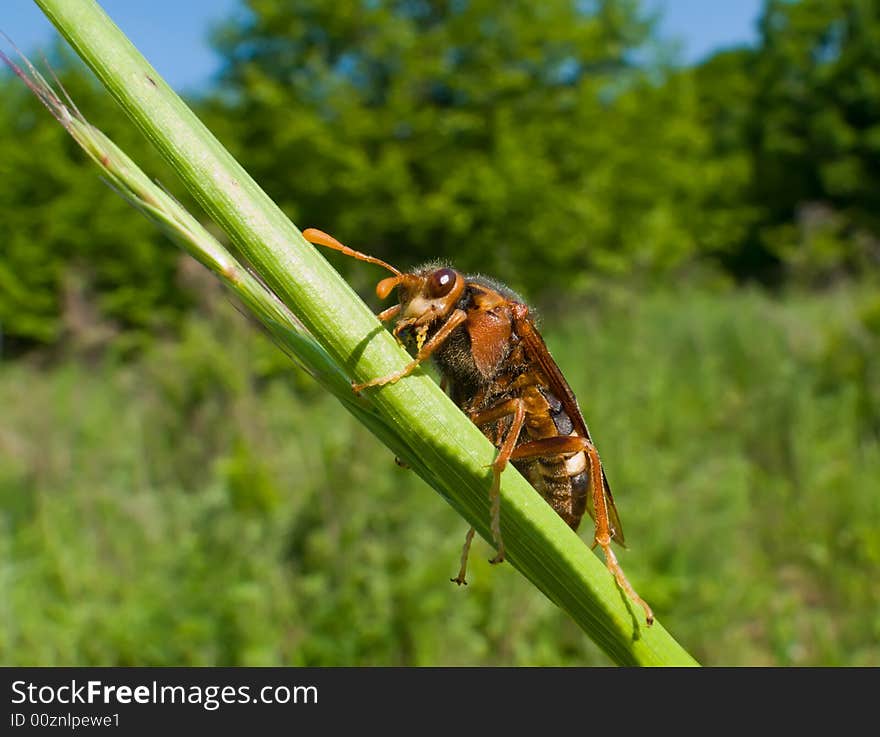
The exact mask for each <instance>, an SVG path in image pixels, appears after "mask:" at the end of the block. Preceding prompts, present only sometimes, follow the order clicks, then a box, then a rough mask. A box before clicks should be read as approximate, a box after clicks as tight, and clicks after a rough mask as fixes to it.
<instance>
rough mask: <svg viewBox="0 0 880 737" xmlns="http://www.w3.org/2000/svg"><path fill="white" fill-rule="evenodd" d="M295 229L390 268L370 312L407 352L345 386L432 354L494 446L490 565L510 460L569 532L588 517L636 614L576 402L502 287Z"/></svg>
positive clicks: (524, 312) (612, 514)
mask: <svg viewBox="0 0 880 737" xmlns="http://www.w3.org/2000/svg"><path fill="white" fill-rule="evenodd" d="M303 236H304V237H305V238H306V239H307V240H309V241H311V242H312V243H316V244H318V245H322V246H326V247H329V248H332V249H334V250H337V251H341V252H342V253H345V254H347V255H349V256H352V257H354V258H357V259H359V260H362V261H367V262H369V263H374V264H377V265H380V266H382V267H384V268H386V269H388V270H389V271H391V272H392V274H393V275H394V276H391V277H387V278H385V279H383V280H382V281H380V282H379V283H378V284H377V286H376V293H377V295H378V296H379V297H380V298H382V299H384V298H386V297H388V296H389V295H390V294H391V292H392V291H393V290H395V289H396V290H397V298H398V304H396V305H394V306H392V307H390V308H388V309H387V310H384V311H383V312H381V313H380V314H379V316H378V317H379V319H380V320H382V321H390V320H395V323H394V328H393V330H392V332H393V334H394V335H395V337H397V338H398V340H400V341H401V342H403V343H404V344H408V345H409V346H410V347H411V348H413V349H414V351H415V354H416V355H415V357H414V358H413V360H411V361H410V362H409V363H408V364H407V365H406V367H405V368H403V369H401V370H399V371H396V372H394V373H392V374H389V375H387V376H382V377H377V378H374V379H371V380H370V381H367V382H364V383H362V384H354V385H353V388H354V390H355V391H357V392H360V391H363V390H364V389H366V388H368V387H373V386H383V385H385V384H390V383H393V382H395V381H398V380H399V379H402V378H403V377H405V376H408V375H409V374H410V373H412V372H413V371H414V370H415V369H416V368H417V367H418V366H419V365H420V364H421V363H422V362H423V361H425V360H427V359H429V358H430V359H432V360H433V361H434V363H435V365H436V366H437V368H438V370H439V371H440V374H441V375H442V376H443V383H444V385H445V387H446V389H447V391H448V392H449V395H450V397H451V398H452V400H453V401H454V402H455V403H456V405H458V407H459V408H461V410H462V411H463V412H464V413H465V414H466V415H467V416H468V417H469V418H470V420H471V421H472V422H473V423H474V424H475V425H476V426H477V427H478V428H479V429H480V430H481V432H483V434H484V435H485V436H486V437H487V438H489V440H490V441H491V442H492V443H493V444H494V445H495V447H496V448H497V449H498V454H497V456H496V458H495V461H494V462H493V464H492V470H493V480H492V486H491V488H490V490H489V499H490V529H491V532H492V537H493V539H494V541H495V544H496V546H497V555H496V556H495V558H493V560H492V562H493V563H500V562H501V561H502V560H504V542H503V539H502V536H501V522H500V500H501V497H500V483H501V473H502V471H503V470H504V468H505V467H506V465H507V463H512V464H513V465H514V467H515V468H517V470H519V471H520V472H521V473H522V474H523V475H524V476H525V478H527V479H528V480H529V482H530V483H531V485H532V486H533V487H534V488H535V489H536V490H537V491H538V493H539V494H541V496H542V497H543V498H544V499H545V500H546V501H547V502H548V503H549V504H550V505H551V506H552V507H553V509H554V510H555V511H556V513H557V514H558V515H559V516H560V517H561V518H562V519H563V520H565V522H566V523H567V524H568V525H569V526H570V527H571V528H572V529H575V530H576V529H577V527H578V525H579V523H580V521H581V519H582V517H583V515H584V513H585V512H588V513H589V515H590V516H591V517H592V518H593V521H594V522H595V532H594V543H593V544H594V546H595V545H599V546H600V547H601V548H602V551H603V553H604V555H605V563H606V566H607V567H608V570H609V571H610V572H611V573H612V575H613V576H614V577H615V580H616V581H617V583H618V585H619V586H620V587H621V588H622V589H623V591H625V592H626V594H627V595H628V596H629V597H630V598H631V599H632V600H633V601H634V602H636V603H637V604H639V605H640V606H641V607H642V608H643V609H644V611H645V618H646V621H647V623H648V624H649V625H650V624H651V623H652V622H653V613H652V612H651V608H650V607H649V606H648V604H647V603H646V602H645V601H644V600H643V599H642V598H641V597H640V596H639V595H638V594H637V593H636V592H635V590H634V589H633V587H632V585H631V584H630V583H629V581H628V580H627V578H626V576H625V575H624V573H623V569H622V568H621V567H620V564H619V563H618V562H617V557H616V556H615V554H614V551H613V550H612V549H611V541H612V539H613V540H615V541H616V542H617V543H619V544H623V542H624V538H623V530H622V528H621V525H620V518H619V517H618V514H617V509H616V507H615V505H614V499H613V497H612V495H611V489H610V486H609V484H608V479H607V478H606V475H605V471H604V469H603V467H602V463H601V461H600V459H599V454H598V451H597V450H596V447H595V445H594V444H593V442H592V438H591V437H590V433H589V430H588V429H587V425H586V422H585V421H584V419H583V415H582V414H581V411H580V408H579V406H578V403H577V400H576V398H575V396H574V393H573V392H572V390H571V387H570V386H569V385H568V382H567V381H566V380H565V378H564V376H563V375H562V372H561V371H560V369H559V367H558V366H557V364H556V362H555V361H554V360H553V358H552V356H551V355H550V352H549V351H548V350H547V346H546V344H545V343H544V340H543V338H542V337H541V335H540V333H539V332H538V329H537V327H536V325H535V320H534V317H533V316H532V314H531V310H530V308H529V307H528V305H526V304H525V302H524V301H523V300H522V299H521V298H520V297H519V295H517V294H516V293H515V292H513V291H512V290H510V289H509V288H508V287H506V286H504V285H503V284H500V283H498V282H496V281H494V280H492V279H489V278H487V277H484V276H474V275H466V274H462V273H460V272H458V271H456V270H454V269H452V268H451V267H449V266H445V265H442V264H439V263H431V264H427V265H425V266H422V267H420V268H418V269H415V270H413V271H412V272H408V273H404V272H400V271H398V270H397V269H395V268H394V267H393V266H390V265H389V264H387V263H385V262H384V261H381V260H380V259H377V258H374V257H372V256H368V255H366V254H363V253H360V252H358V251H354V250H352V249H350V248H348V247H347V246H343V245H342V244H341V243H339V242H338V241H337V240H336V239H335V238H333V237H332V236H329V235H327V234H326V233H323V232H321V231H318V230H314V229H311V228H310V229H308V230H306V231H304V232H303ZM473 535H474V530H473V528H472V529H470V530H469V531H468V534H467V536H466V538H465V545H464V548H463V550H462V559H461V567H460V569H459V573H458V575H457V576H456V577H455V578H453V579H452V580H453V581H454V582H455V583H458V584H459V585H461V584H464V583H465V574H466V570H467V558H468V552H469V549H470V544H471V540H472V539H473Z"/></svg>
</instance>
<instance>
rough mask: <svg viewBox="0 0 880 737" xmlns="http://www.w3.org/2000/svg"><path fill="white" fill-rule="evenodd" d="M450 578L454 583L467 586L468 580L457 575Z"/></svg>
mask: <svg viewBox="0 0 880 737" xmlns="http://www.w3.org/2000/svg"><path fill="white" fill-rule="evenodd" d="M449 580H450V581H452V583H455V584H458V585H459V586H467V581H465V580H464V579H463V578H460V577H458V576H456V577H455V578H450V579H449Z"/></svg>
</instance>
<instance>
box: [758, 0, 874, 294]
mask: <svg viewBox="0 0 880 737" xmlns="http://www.w3.org/2000/svg"><path fill="white" fill-rule="evenodd" d="M760 26H761V45H760V48H759V50H758V54H757V58H756V65H755V92H754V105H753V111H752V117H751V122H750V139H751V146H752V150H753V155H754V166H755V170H754V177H755V179H754V191H755V198H756V200H757V201H759V202H761V203H762V204H763V206H764V207H765V208H766V211H767V220H768V223H767V227H766V228H765V229H764V231H763V233H762V239H763V241H764V243H765V245H766V247H767V248H768V249H769V250H770V251H771V252H774V253H776V254H779V255H780V256H781V257H782V258H783V259H784V260H785V261H786V262H788V264H789V265H790V266H792V267H793V268H794V269H796V270H800V271H801V272H802V273H805V275H806V276H807V277H809V278H815V277H822V276H826V277H827V276H828V275H829V274H831V275H833V274H834V273H839V272H840V271H847V272H853V271H860V272H864V271H865V270H866V269H867V268H869V267H876V265H877V263H878V260H880V255H878V254H880V248H878V237H880V5H878V3H877V2H876V1H875V0H802V1H801V2H796V3H795V2H785V1H784V0H768V3H767V6H766V8H765V11H764V14H763V17H762V19H761V23H760Z"/></svg>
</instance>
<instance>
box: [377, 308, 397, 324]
mask: <svg viewBox="0 0 880 737" xmlns="http://www.w3.org/2000/svg"><path fill="white" fill-rule="evenodd" d="M398 312H400V305H391V307H389V308H388V309H387V310H382V312H380V313H379V314H378V315H376V319H377V320H378V321H379V322H388V321H389V320H390V319H391V318H392V317H396V316H397V313H398Z"/></svg>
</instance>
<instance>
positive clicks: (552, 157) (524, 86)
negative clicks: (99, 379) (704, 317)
mask: <svg viewBox="0 0 880 737" xmlns="http://www.w3.org/2000/svg"><path fill="white" fill-rule="evenodd" d="M245 6H246V8H247V11H246V12H243V13H242V14H239V15H238V16H237V18H236V20H235V21H230V22H229V23H228V24H227V25H226V26H224V27H222V28H221V29H219V30H218V31H217V32H216V45H217V47H218V49H219V50H220V51H221V53H222V54H223V56H224V58H225V60H226V63H225V67H224V71H223V75H222V78H221V80H220V82H219V84H218V85H217V86H216V87H215V88H214V89H211V90H208V91H206V93H205V94H204V96H203V97H202V98H201V99H199V100H195V101H194V104H195V105H196V107H197V109H198V110H199V112H200V114H201V115H202V116H203V118H204V119H205V120H206V121H207V122H208V123H209V125H210V127H211V128H212V129H214V130H215V131H216V132H217V133H218V135H219V136H220V138H221V140H223V142H224V143H225V144H226V145H227V146H229V147H230V148H231V149H232V150H233V152H234V153H235V154H236V156H237V157H238V158H239V159H240V160H241V161H242V163H243V164H244V165H245V166H246V168H247V169H248V170H249V171H250V172H251V173H252V174H253V175H254V176H255V178H256V179H257V180H258V181H259V182H260V183H261V184H262V185H263V186H264V187H265V188H266V190H267V191H268V192H269V193H270V194H271V195H272V196H273V197H274V198H275V199H276V201H277V202H279V204H281V206H282V207H283V208H284V209H285V210H286V211H287V212H288V213H289V214H290V215H291V217H292V218H293V220H294V222H296V223H297V224H299V225H301V226H302V227H305V226H307V225H309V226H316V227H321V228H323V229H325V230H328V231H329V232H332V233H333V234H334V235H336V236H338V237H339V238H340V239H342V240H343V241H344V242H348V243H350V244H351V245H353V246H355V247H357V248H359V249H361V250H365V251H368V252H370V253H374V254H376V255H378V256H380V257H382V258H385V259H386V260H388V261H390V262H392V263H396V264H398V265H400V266H402V267H407V266H412V265H414V264H416V263H418V262H420V261H424V260H428V259H433V258H438V257H439V258H449V259H450V260H454V261H455V263H456V264H457V265H458V266H459V267H461V268H463V269H466V270H471V271H484V272H486V273H489V274H492V275H494V276H496V277H498V278H500V279H502V280H503V281H506V282H508V283H509V284H510V285H511V286H513V287H514V288H516V289H521V290H523V291H525V292H527V293H529V294H530V295H531V296H532V297H533V298H535V299H537V300H538V301H543V300H549V299H552V297H553V296H554V295H555V294H556V293H558V292H559V291H560V290H562V291H563V292H564V293H565V294H571V293H585V292H588V291H589V290H590V289H592V288H594V287H595V285H596V282H597V281H598V280H602V279H608V278H612V277H613V278H626V279H633V278H636V279H641V280H644V281H647V282H650V281H654V280H658V279H667V280H668V279H674V278H679V277H682V276H686V277H687V278H689V279H695V278H703V279H706V281H707V282H709V283H723V281H724V280H725V278H730V277H733V278H734V279H737V280H740V281H742V280H759V281H763V282H770V283H775V284H777V285H778V284H780V283H800V284H806V285H827V284H829V283H833V282H834V281H836V280H839V279H840V278H845V277H850V276H852V275H856V276H858V275H862V274H865V273H869V272H871V271H875V270H876V268H877V266H878V261H880V221H878V219H877V213H878V212H880V202H878V199H877V198H878V196H880V195H878V192H880V183H878V181H877V171H878V170H880V167H878V164H880V133H878V131H880V103H878V100H880V59H878V54H880V51H878V49H880V43H877V39H878V37H880V36H878V34H880V15H878V13H880V11H878V6H877V4H876V3H874V2H871V1H870V0H832V1H827V0H802V1H801V2H776V1H775V0H774V1H773V2H768V4H767V7H766V9H765V13H764V16H763V19H762V23H761V41H760V43H759V45H758V46H757V47H756V48H754V49H738V50H732V51H725V52H721V53H719V54H717V55H715V56H713V57H711V58H709V59H707V60H706V61H705V62H703V63H702V64H700V65H699V66H697V67H694V68H687V69H681V68H676V67H672V66H669V65H667V64H665V63H663V61H662V60H663V59H665V58H666V56H667V55H666V52H665V50H664V49H663V48H662V46H660V45H659V44H658V42H657V41H656V39H655V36H654V32H653V27H652V24H651V22H650V21H649V18H648V16H647V14H646V13H645V12H644V10H643V9H642V8H641V7H640V4H639V3H638V2H636V1H635V0H604V2H596V3H586V4H585V3H573V2H570V0H547V1H546V2H542V3H532V2H524V1H522V2H519V1H518V2H509V3H503V4H500V5H499V4H498V3H496V2H490V1H489V0H469V1H468V2H425V1H421V2H409V1H401V0H381V1H379V0H376V1H375V2H369V3H363V4H362V5H358V4H354V5H353V4H344V3H343V4H340V3H333V2H328V1H327V0H300V1H299V2H296V3H278V2H274V1H269V0H249V1H248V2H246V3H245ZM53 63H55V64H56V65H57V66H58V68H59V71H60V76H61V78H62V80H63V81H64V83H65V85H66V86H68V87H69V88H70V90H71V92H72V94H73V96H74V98H75V99H76V100H77V102H78V104H79V106H80V107H81V108H82V109H83V111H84V112H85V113H86V115H87V116H88V117H89V118H90V119H91V120H92V121H93V122H94V123H95V124H96V125H98V126H99V127H101V128H102V129H103V130H105V131H106V132H107V133H108V134H109V135H110V136H111V137H113V138H114V139H115V140H117V142H118V143H119V144H120V145H122V147H123V148H124V149H126V150H128V151H129V152H130V153H132V154H134V155H135V158H136V159H138V160H139V161H140V162H141V164H142V165H143V166H145V168H147V170H149V171H151V172H152V173H154V174H155V175H157V176H158V177H159V179H160V181H162V182H163V183H165V184H166V185H167V186H175V185H176V182H175V180H174V176H173V174H171V173H170V172H169V171H168V170H167V169H166V168H164V167H163V166H161V165H158V163H157V160H156V155H155V154H153V153H152V152H151V151H150V150H149V148H148V147H146V146H144V145H143V143H142V142H141V141H139V140H138V138H137V136H136V134H135V133H134V132H133V130H132V129H131V126H128V125H127V124H126V122H125V121H124V120H120V119H119V115H118V113H114V108H113V105H112V103H111V102H110V101H109V100H108V98H107V97H106V95H104V94H103V93H101V92H100V91H99V90H97V88H96V86H95V85H94V83H93V82H91V81H90V80H89V79H87V78H86V77H85V76H84V74H83V72H82V71H81V70H80V68H79V67H78V66H76V65H75V64H72V63H70V60H69V58H68V57H66V56H65V55H64V54H62V53H61V52H57V53H56V54H55V55H54V58H53ZM0 94H2V95H3V98H4V100H5V101H8V104H5V105H4V106H3V109H2V110H0V167H2V168H0V175H2V177H3V180H4V182H6V185H5V186H4V187H3V189H2V191H0V213H2V217H0V244H2V248H3V251H2V259H0V325H2V330H3V334H4V336H5V338H6V350H7V352H9V351H11V352H13V353H19V352H21V351H23V350H25V349H27V348H29V347H33V346H41V345H42V346H45V345H58V343H59V341H62V340H63V339H65V338H74V340H75V341H79V342H80V343H83V342H84V343H86V344H90V343H95V344H98V345H106V344H107V343H108V342H109V341H108V337H107V336H112V337H113V338H114V340H113V344H114V345H115V346H116V347H117V348H118V347H119V346H120V345H127V344H134V345H135V346H142V345H143V344H144V342H148V341H149V336H150V334H151V333H154V332H155V331H157V330H159V331H163V332H164V331H169V330H173V329H174V325H175V324H176V322H177V321H178V320H179V318H180V315H181V314H182V313H183V312H184V311H185V310H186V308H187V307H188V306H189V296H190V295H189V293H188V291H187V290H186V288H185V287H182V286H181V285H179V284H178V283H177V282H176V280H175V278H174V274H175V268H176V257H175V254H174V252H173V251H172V250H170V249H168V248H167V244H166V242H165V241H164V240H163V238H162V236H161V235H160V234H158V233H156V232H154V230H153V229H152V227H151V226H150V225H149V224H147V223H145V222H143V221H141V220H140V219H138V218H136V217H132V216H131V215H132V214H131V212H130V210H129V209H128V208H127V207H126V205H125V204H124V203H123V202H120V201H119V199H118V198H117V197H115V196H114V194H113V193H112V192H110V191H109V190H108V189H107V188H106V187H103V186H102V185H101V184H100V183H99V182H97V181H96V180H95V178H94V177H93V176H91V174H90V173H88V172H89V166H90V165H89V164H87V163H85V162H84V161H83V158H82V156H80V155H79V154H78V153H75V152H73V147H72V144H71V143H70V142H68V141H66V139H65V135H64V133H63V132H62V131H61V130H60V129H59V128H58V126H57V124H56V123H55V122H54V121H53V120H52V119H51V118H50V116H48V115H46V114H45V113H44V112H43V111H41V110H40V108H39V103H38V102H37V101H36V100H33V99H32V98H31V97H30V96H29V95H28V93H27V92H26V91H25V90H24V89H23V88H22V85H21V84H20V83H18V81H17V80H14V79H9V78H8V77H4V78H0ZM184 201H185V202H186V203H187V204H191V203H190V202H189V201H188V200H186V198H184ZM331 258H333V259H334V260H335V263H338V264H339V265H340V268H341V269H343V270H346V271H347V273H350V274H351V275H353V278H354V279H355V281H356V282H357V283H358V286H362V287H363V286H365V285H366V280H367V279H369V278H370V277H369V276H365V275H364V271H363V270H362V269H354V268H353V267H352V265H351V264H350V263H348V262H347V260H346V259H344V258H342V257H336V256H332V257H331ZM719 277H720V279H719ZM358 279H360V280H361V281H360V282H358ZM95 325H97V326H98V329H96V330H93V331H91V332H90V331H89V326H92V327H94V326H95Z"/></svg>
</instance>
